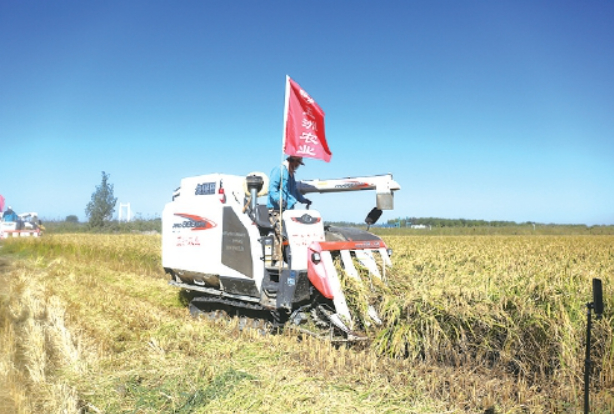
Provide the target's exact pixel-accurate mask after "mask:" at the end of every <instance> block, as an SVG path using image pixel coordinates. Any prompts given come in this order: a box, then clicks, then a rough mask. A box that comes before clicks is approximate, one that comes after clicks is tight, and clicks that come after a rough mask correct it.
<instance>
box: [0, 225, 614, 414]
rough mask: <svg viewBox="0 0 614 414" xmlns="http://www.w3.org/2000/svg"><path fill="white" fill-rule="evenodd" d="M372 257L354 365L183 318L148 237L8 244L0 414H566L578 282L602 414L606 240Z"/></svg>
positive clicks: (0, 335)
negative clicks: (383, 259)
mask: <svg viewBox="0 0 614 414" xmlns="http://www.w3.org/2000/svg"><path fill="white" fill-rule="evenodd" d="M385 240H386V242H387V244H388V245H389V246H390V247H392V249H393V250H394V256H393V262H394V268H393V269H392V270H391V271H389V272H388V274H387V284H386V285H385V286H384V285H382V286H377V289H378V290H377V303H378V304H379V310H380V314H381V315H382V316H383V319H384V325H383V326H381V327H373V326H372V327H371V328H370V332H369V333H370V335H371V336H372V338H373V341H372V342H371V343H370V345H369V346H367V347H361V348H356V347H354V348H346V347H334V346H331V345H330V344H328V343H325V342H321V341H317V340H313V339H311V338H308V337H305V338H299V337H297V336H296V334H293V333H290V332H285V333H283V334H280V335H266V336H263V335H260V334H258V333H257V332H254V331H246V330H241V329H239V327H238V324H237V323H234V322H231V323H226V322H219V321H208V320H198V319H193V318H191V317H190V316H189V314H188V311H187V309H186V306H185V302H184V301H182V299H181V296H180V295H179V294H178V291H177V290H176V289H174V288H172V287H170V286H168V284H167V280H166V276H165V275H164V274H163V272H162V269H161V267H160V244H161V241H160V238H159V236H143V235H87V234H79V235H75V234H72V235H71V234H66V235H49V236H46V237H44V238H42V239H40V240H28V239H21V240H9V241H5V242H3V243H2V244H1V245H0V246H1V247H0V278H1V279H2V280H1V281H0V383H3V384H6V386H5V387H2V388H0V412H2V413H24V414H25V413H42V412H45V413H73V412H74V413H103V412H104V413H209V412H216V413H217V412H228V413H230V412H265V411H266V412H284V413H286V412H287V413H321V412H328V413H346V412H360V413H382V412H390V413H392V412H394V413H397V412H402V413H491V414H492V413H576V412H581V411H582V407H583V386H584V382H583V375H584V351H585V347H584V342H585V333H586V332H585V330H586V304H587V302H590V301H591V300H592V296H591V281H592V279H593V278H600V279H601V280H602V281H603V285H604V302H605V315H604V318H602V319H601V320H593V332H592V336H593V343H592V361H593V370H592V375H591V389H590V392H591V393H590V397H591V412H593V413H611V412H614V392H613V391H612V390H613V389H614V351H613V347H612V345H613V340H614V339H613V334H612V332H613V327H614V318H613V316H612V307H613V306H614V300H613V297H612V290H611V286H612V282H614V236H595V235H593V236H536V235H518V236H436V237H425V236H385ZM346 282H347V281H346ZM348 289H350V290H352V292H350V293H349V295H348V296H349V297H350V298H349V299H350V302H351V298H352V294H354V295H357V296H360V295H369V294H371V295H373V292H361V291H359V290H360V289H359V288H358V287H352V286H350V285H348Z"/></svg>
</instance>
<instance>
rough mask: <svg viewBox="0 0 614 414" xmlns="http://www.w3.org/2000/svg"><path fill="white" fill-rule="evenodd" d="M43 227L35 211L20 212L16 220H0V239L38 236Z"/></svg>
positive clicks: (41, 232)
mask: <svg viewBox="0 0 614 414" xmlns="http://www.w3.org/2000/svg"><path fill="white" fill-rule="evenodd" d="M44 230H45V227H44V226H43V224H42V222H41V221H40V220H39V219H38V214H37V213H22V214H19V215H18V216H17V219H16V220H11V221H5V220H4V219H2V220H0V239H7V238H9V237H40V236H42V235H43V232H44Z"/></svg>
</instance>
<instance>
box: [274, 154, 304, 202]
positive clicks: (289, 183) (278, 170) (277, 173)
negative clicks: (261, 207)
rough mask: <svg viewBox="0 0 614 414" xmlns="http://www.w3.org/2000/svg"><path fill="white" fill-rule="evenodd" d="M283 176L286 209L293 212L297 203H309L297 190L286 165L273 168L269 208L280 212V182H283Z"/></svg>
mask: <svg viewBox="0 0 614 414" xmlns="http://www.w3.org/2000/svg"><path fill="white" fill-rule="evenodd" d="M282 174H283V185H282V191H283V193H282V194H283V201H284V204H285V208H286V209H288V210H291V209H293V208H294V205H295V204H296V202H297V201H298V202H300V203H307V199H306V198H305V197H303V195H302V194H301V193H299V191H298V189H297V188H296V180H295V179H294V176H293V175H290V173H289V172H288V167H287V166H286V165H285V163H284V164H283V165H282V166H281V167H275V168H273V171H271V175H270V176H269V202H268V203H267V207H268V208H272V209H275V210H279V196H280V192H279V182H280V180H282Z"/></svg>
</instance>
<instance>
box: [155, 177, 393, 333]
mask: <svg viewBox="0 0 614 414" xmlns="http://www.w3.org/2000/svg"><path fill="white" fill-rule="evenodd" d="M297 185H298V188H299V191H300V192H301V193H303V194H306V193H313V192H318V193H328V192H345V191H360V190H375V192H376V201H377V203H376V205H377V206H376V207H375V208H373V209H372V210H371V212H370V213H369V215H368V216H367V218H366V220H365V222H366V223H367V225H368V226H370V225H372V224H374V223H375V222H376V221H377V220H378V218H379V217H380V216H381V214H382V210H392V209H393V201H394V197H393V196H394V191H397V190H399V189H400V186H399V184H398V183H397V182H396V181H394V180H393V178H392V175H391V174H387V175H378V176H368V177H354V178H343V179H334V180H325V181H320V180H308V181H299V182H297ZM267 189H268V178H267V176H266V175H265V174H263V173H252V174H249V175H248V176H247V177H246V176H237V175H226V174H209V175H201V176H196V177H189V178H184V179H182V180H181V186H180V187H179V188H178V189H177V190H176V191H175V192H174V194H173V197H172V201H171V202H169V203H167V204H166V206H165V207H164V211H163V214H162V265H163V267H164V270H165V271H166V272H167V273H168V274H169V275H170V277H171V281H170V284H171V285H173V286H176V287H179V288H183V289H186V290H187V291H189V292H190V293H191V294H192V295H193V296H194V297H193V299H192V300H191V302H190V310H191V311H192V312H193V313H197V312H198V305H199V304H207V303H209V304H211V303H214V304H220V305H223V306H227V307H230V308H237V309H241V308H242V309H249V310H255V311H269V312H271V314H272V315H273V320H274V321H275V322H276V323H277V324H283V323H286V322H288V321H290V322H291V323H294V324H296V325H299V324H303V326H317V327H319V329H318V330H319V331H320V332H324V333H323V334H318V333H316V332H314V331H313V330H309V329H307V328H301V329H303V330H307V331H308V332H309V333H312V334H315V335H318V336H325V337H328V338H331V339H332V340H335V341H338V340H341V341H356V340H361V339H365V337H364V335H363V334H361V333H360V332H359V331H361V330H362V329H363V328H364V327H365V326H367V325H369V324H371V323H373V324H380V323H381V321H380V319H379V317H378V314H377V312H376V310H375V308H374V307H373V306H371V305H370V304H369V303H365V304H362V305H360V306H361V308H362V309H368V311H367V312H366V314H367V315H368V317H367V318H368V319H369V320H368V321H365V320H359V318H357V317H356V316H355V315H352V311H351V310H350V307H349V306H348V304H347V303H346V294H345V293H344V291H343V289H342V279H341V278H340V274H339V273H338V270H341V271H342V272H344V273H345V275H343V277H345V276H347V277H349V278H353V279H355V280H356V281H360V280H361V277H360V273H361V272H365V273H366V272H368V273H369V277H379V278H382V277H384V278H385V272H386V267H391V266H392V264H391V261H390V255H391V254H392V252H391V250H389V249H388V248H387V246H386V244H385V243H384V241H383V240H382V239H381V238H380V237H378V236H376V235H374V234H372V233H370V232H368V231H365V230H361V229H357V228H350V227H336V226H325V225H324V223H323V220H322V217H321V215H320V213H319V212H318V211H316V210H313V209H311V210H309V209H308V210H286V211H284V212H283V214H282V223H283V224H282V229H283V230H282V234H283V257H284V260H283V263H282V262H281V261H280V262H278V263H273V261H272V258H273V252H275V251H276V250H275V249H276V246H275V243H276V237H275V229H274V226H273V225H272V224H271V222H270V219H269V214H270V212H269V210H268V209H267V206H266V205H265V204H259V203H258V197H261V196H264V195H266V194H267ZM367 230H368V228H367ZM374 253H375V254H374ZM378 255H379V256H380V257H377V256H378ZM355 263H356V264H357V265H358V268H357V266H356V265H355ZM310 321H311V324H310Z"/></svg>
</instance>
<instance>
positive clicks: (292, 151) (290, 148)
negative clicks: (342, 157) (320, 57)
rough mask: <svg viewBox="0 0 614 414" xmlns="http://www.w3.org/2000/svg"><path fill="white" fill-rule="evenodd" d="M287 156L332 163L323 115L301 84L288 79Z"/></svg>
mask: <svg viewBox="0 0 614 414" xmlns="http://www.w3.org/2000/svg"><path fill="white" fill-rule="evenodd" d="M283 151H284V153H286V154H288V155H294V156H297V157H308V158H316V159H319V160H324V161H326V162H329V161H330V157H331V156H332V155H333V154H332V153H331V152H330V149H328V144H327V143H326V135H325V133H324V111H323V110H322V108H320V106H319V105H318V104H317V103H316V101H314V100H313V98H311V96H309V94H308V93H307V92H305V90H304V89H302V88H301V87H300V86H299V85H298V83H296V82H294V81H293V80H292V79H290V77H289V76H286V108H285V113H284V145H283Z"/></svg>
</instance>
